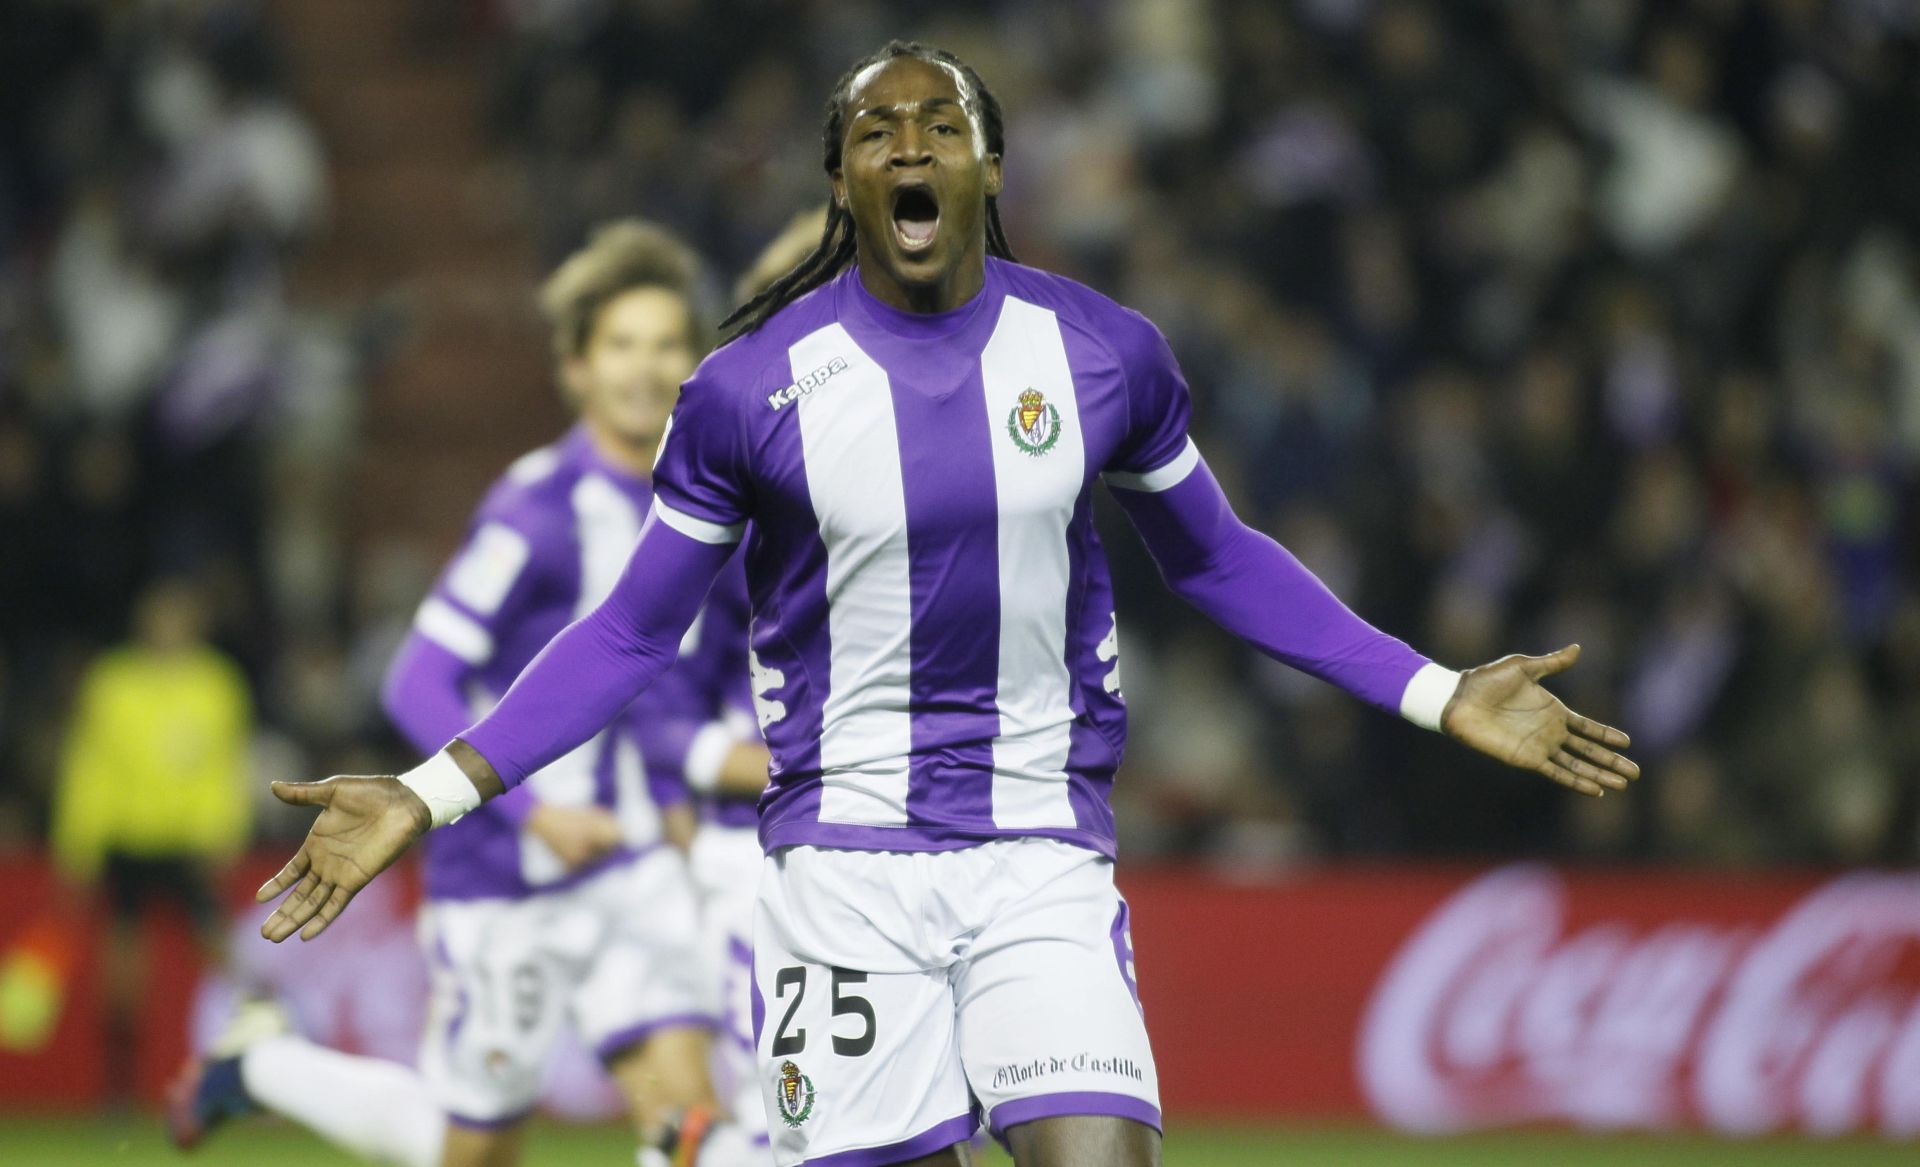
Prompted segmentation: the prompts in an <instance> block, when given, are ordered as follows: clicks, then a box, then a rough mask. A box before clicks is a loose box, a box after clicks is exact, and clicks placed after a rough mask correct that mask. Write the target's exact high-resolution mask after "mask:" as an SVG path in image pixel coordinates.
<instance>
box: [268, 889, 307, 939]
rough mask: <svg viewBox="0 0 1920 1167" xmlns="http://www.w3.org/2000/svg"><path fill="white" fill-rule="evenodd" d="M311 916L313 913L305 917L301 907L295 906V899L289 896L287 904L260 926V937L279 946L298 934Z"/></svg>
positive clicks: (276, 910) (284, 903) (281, 906)
mask: <svg viewBox="0 0 1920 1167" xmlns="http://www.w3.org/2000/svg"><path fill="white" fill-rule="evenodd" d="M309 915H312V913H311V912H307V913H306V914H304V915H303V914H302V913H301V911H300V907H299V905H298V904H295V903H294V901H293V897H291V896H289V897H287V900H286V901H285V902H283V903H282V904H281V905H280V906H279V907H277V908H275V909H274V910H273V914H272V915H271V916H268V917H267V919H266V922H265V923H263V924H261V925H260V935H262V936H264V937H266V938H267V939H268V940H271V941H273V942H274V943H275V944H278V943H280V942H281V941H282V940H285V939H286V938H287V937H289V936H291V935H293V934H294V933H295V932H298V931H299V930H300V925H301V924H304V923H305V922H306V920H307V916H309Z"/></svg>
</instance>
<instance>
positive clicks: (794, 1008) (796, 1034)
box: [770, 964, 877, 1058]
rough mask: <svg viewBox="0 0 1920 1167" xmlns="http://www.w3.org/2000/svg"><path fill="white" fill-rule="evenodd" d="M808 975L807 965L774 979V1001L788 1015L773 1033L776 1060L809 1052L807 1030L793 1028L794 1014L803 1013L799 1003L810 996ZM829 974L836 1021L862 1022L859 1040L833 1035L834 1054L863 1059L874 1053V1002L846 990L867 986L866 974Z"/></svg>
mask: <svg viewBox="0 0 1920 1167" xmlns="http://www.w3.org/2000/svg"><path fill="white" fill-rule="evenodd" d="M816 967H818V966H816ZM807 971H808V968H807V966H806V965H803V964H794V965H788V966H787V967H786V968H783V969H781V970H780V971H779V972H777V973H775V974H774V976H773V995H774V1000H775V1001H776V1002H785V1004H786V1010H785V1012H783V1013H781V1015H780V1024H779V1025H778V1026H776V1027H775V1028H774V1031H773V1048H772V1050H771V1051H770V1052H771V1053H772V1055H773V1056H774V1057H776V1058H789V1057H792V1056H794V1055H795V1054H798V1053H801V1052H803V1051H804V1050H805V1049H806V1048H807V1031H806V1029H804V1028H800V1029H795V1028H793V1017H794V1014H796V1013H798V1012H799V1011H800V1001H801V999H802V998H804V997H805V996H806V992H807ZM826 971H828V972H829V973H830V974H831V975H832V980H831V984H830V986H829V989H830V991H831V993H832V994H833V1015H834V1017H835V1018H836V1019H837V1018H841V1017H858V1018H859V1019H860V1033H859V1035H858V1036H856V1037H843V1036H841V1035H840V1034H839V1033H835V1034H834V1035H833V1052H834V1053H836V1054H839V1055H840V1056H841V1057H843V1058H857V1057H860V1056H861V1055H863V1054H866V1053H868V1052H870V1051H871V1050H872V1049H873V1039H874V1033H875V1030H876V1028H877V1025H876V1023H875V1021H874V1016H873V1002H871V1001H869V1000H867V999H866V998H865V997H862V996H860V995H858V994H856V993H851V992H848V991H847V986H849V985H863V984H866V982H867V974H866V973H863V972H854V971H853V970H852V969H845V968H835V969H828V970H826ZM836 1028H838V1027H837V1026H836Z"/></svg>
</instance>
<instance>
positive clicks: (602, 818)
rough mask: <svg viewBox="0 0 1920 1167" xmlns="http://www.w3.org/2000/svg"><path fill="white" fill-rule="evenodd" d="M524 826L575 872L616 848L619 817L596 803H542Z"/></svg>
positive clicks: (618, 833)
mask: <svg viewBox="0 0 1920 1167" xmlns="http://www.w3.org/2000/svg"><path fill="white" fill-rule="evenodd" d="M527 829H528V830H529V831H532V832H533V833H534V834H535V835H537V836H539V839H540V841H541V842H543V843H545V844H546V845H547V846H549V847H551V848H553V853H554V854H555V855H558V856H559V857H560V862H562V863H564V864H566V865H567V870H568V871H577V870H579V869H580V868H582V867H585V866H586V865H587V864H589V863H591V862H593V861H594V860H595V859H598V858H600V857H601V856H602V855H605V854H606V853H607V852H609V851H611V850H613V849H614V848H616V847H618V846H619V845H620V844H621V842H622V838H621V834H620V820H619V819H617V818H615V817H613V814H612V813H611V812H609V811H607V810H603V809H602V808H600V807H597V806H550V805H546V804H542V805H541V806H538V807H536V808H534V811H533V813H532V814H530V815H528V816H527Z"/></svg>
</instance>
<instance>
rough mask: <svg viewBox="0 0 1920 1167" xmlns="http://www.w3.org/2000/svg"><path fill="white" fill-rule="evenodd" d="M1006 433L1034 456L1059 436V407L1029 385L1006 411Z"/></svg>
mask: <svg viewBox="0 0 1920 1167" xmlns="http://www.w3.org/2000/svg"><path fill="white" fill-rule="evenodd" d="M1007 436H1008V437H1011V438H1012V439H1013V444H1014V445H1016V446H1018V447H1019V448H1020V452H1021V453H1022V454H1029V455H1032V456H1033V457H1035V458H1038V457H1039V456H1040V455H1042V454H1044V453H1046V452H1047V451H1048V450H1051V449H1053V445H1054V443H1055V442H1058V441H1059V440H1060V411H1059V410H1058V409H1056V408H1054V407H1053V406H1051V405H1049V404H1047V399H1046V398H1045V397H1043V396H1041V393H1040V391H1039V390H1038V389H1029V390H1027V391H1026V392H1024V393H1022V394H1020V403H1019V404H1018V405H1015V406H1014V407H1013V412H1012V413H1009V414H1008V415H1007Z"/></svg>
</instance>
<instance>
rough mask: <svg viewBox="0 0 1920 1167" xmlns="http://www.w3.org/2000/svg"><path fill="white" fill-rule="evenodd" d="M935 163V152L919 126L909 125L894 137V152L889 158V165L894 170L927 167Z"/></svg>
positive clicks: (903, 127)
mask: <svg viewBox="0 0 1920 1167" xmlns="http://www.w3.org/2000/svg"><path fill="white" fill-rule="evenodd" d="M932 161H933V150H932V149H931V147H930V146H929V145H928V143H927V136H926V135H925V134H923V133H921V132H920V130H919V128H918V127H917V126H914V125H911V124H908V125H905V126H902V127H901V128H900V132H899V133H897V134H895V135H894V136H893V152H892V153H891V154H889V155H888V156H887V165H888V166H891V167H893V168H894V169H905V168H909V167H914V166H925V165H927V164H928V163H930V162H932Z"/></svg>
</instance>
